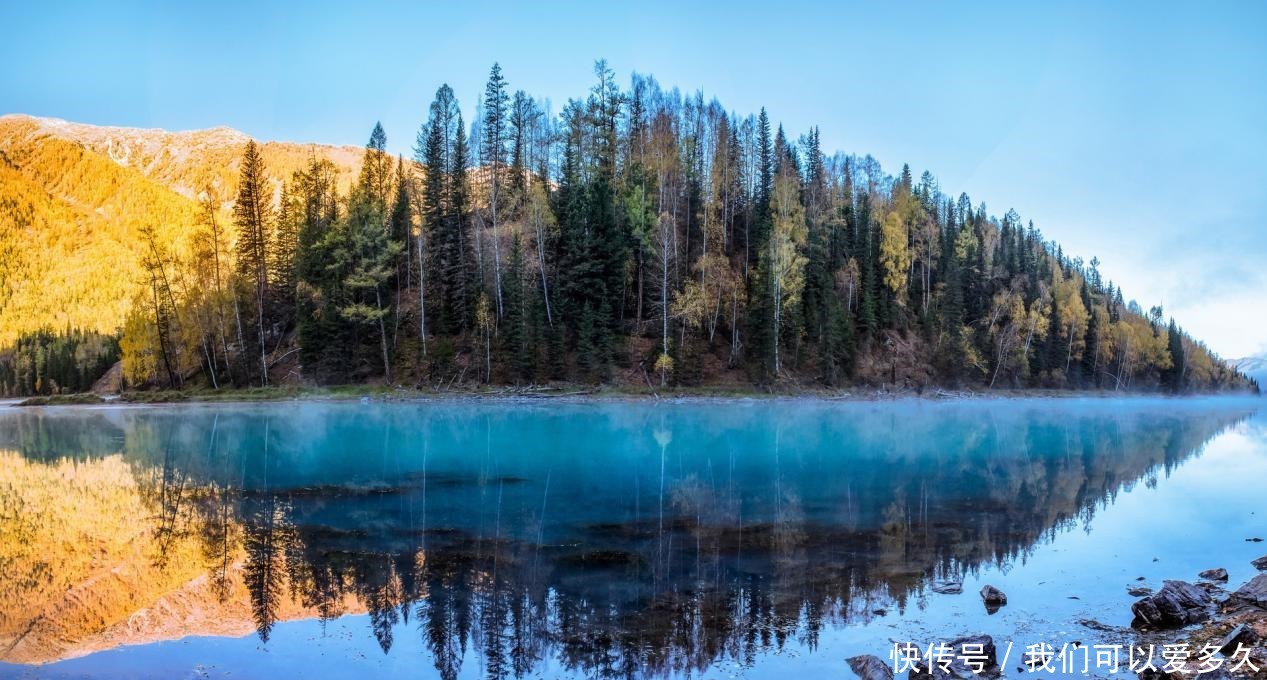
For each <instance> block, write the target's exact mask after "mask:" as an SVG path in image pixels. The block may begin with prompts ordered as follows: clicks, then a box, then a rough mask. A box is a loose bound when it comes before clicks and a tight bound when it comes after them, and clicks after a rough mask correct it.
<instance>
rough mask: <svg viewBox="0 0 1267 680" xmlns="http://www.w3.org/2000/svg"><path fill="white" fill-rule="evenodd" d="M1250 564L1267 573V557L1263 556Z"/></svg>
mask: <svg viewBox="0 0 1267 680" xmlns="http://www.w3.org/2000/svg"><path fill="white" fill-rule="evenodd" d="M1250 564H1252V565H1254V568H1255V569H1257V570H1259V571H1267V555H1263V556H1262V557H1260V558H1258V559H1256V560H1254V561H1253V562H1250Z"/></svg>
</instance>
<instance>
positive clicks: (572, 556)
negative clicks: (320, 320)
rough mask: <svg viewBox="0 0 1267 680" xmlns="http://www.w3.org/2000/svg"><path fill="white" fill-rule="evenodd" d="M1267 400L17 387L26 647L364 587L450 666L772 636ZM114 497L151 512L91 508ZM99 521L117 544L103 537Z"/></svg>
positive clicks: (683, 669)
mask: <svg viewBox="0 0 1267 680" xmlns="http://www.w3.org/2000/svg"><path fill="white" fill-rule="evenodd" d="M1251 412H1252V408H1251V407H1248V406H1246V405H1244V404H1241V405H1236V404H1228V403H1220V402H1158V401H1137V402H1126V403H1122V404H1119V403H1113V402H1106V401H1091V402H1072V401H1071V402H1024V403H1022V404H1019V405H1017V404H1003V403H993V404H991V403H969V404H927V403H915V404H909V403H906V404H904V403H897V404H837V405H833V404H822V403H812V402H774V403H761V404H707V403H702V404H700V403H697V404H685V405H682V404H677V405H669V404H665V405H648V404H624V403H618V404H599V405H582V404H569V405H556V406H552V407H549V408H544V407H535V406H530V405H524V404H501V405H478V406H475V405H465V404H458V403H453V404H424V405H386V406H382V405H378V406H365V405H357V404H335V405H321V406H316V405H305V406H301V407H296V406H293V405H275V406H249V407H248V406H236V407H181V408H149V409H139V408H137V409H133V408H120V409H100V410H85V409H79V410H69V409H67V410H59V409H47V410H23V411H18V412H14V413H4V414H0V449H9V450H11V453H7V454H2V453H0V463H2V466H0V475H3V476H0V509H2V510H3V513H2V514H0V532H3V535H2V536H0V537H2V538H4V539H5V542H4V543H2V544H0V545H4V546H5V547H4V548H2V549H0V550H3V551H4V553H7V554H4V553H0V576H3V577H8V578H7V579H6V580H8V581H10V582H9V584H8V585H6V586H2V587H0V612H2V613H3V618H0V651H3V654H0V658H4V659H6V660H10V661H22V662H30V661H45V660H49V659H53V658H59V657H61V656H64V655H65V654H67V653H78V652H82V651H84V647H83V645H84V644H86V643H85V641H89V640H96V642H95V643H91V644H96V645H97V646H98V647H100V646H108V645H109V644H111V642H110V641H112V640H113V641H114V644H117V643H118V641H119V640H124V641H126V640H127V635H126V633H128V632H129V631H130V632H132V633H136V631H137V630H140V629H147V628H146V626H149V628H148V629H147V630H159V631H162V630H169V631H170V629H165V628H164V627H163V625H162V621H161V620H159V619H162V617H163V616H165V615H166V616H168V617H170V618H173V619H175V618H181V620H182V621H189V620H193V621H195V622H197V621H199V620H202V621H205V622H206V623H205V625H204V626H203V627H202V628H197V627H196V626H195V629H194V630H192V631H191V630H189V629H188V628H182V629H180V630H181V631H183V633H185V634H187V633H189V632H204V633H211V634H217V633H220V634H230V633H232V632H233V630H231V629H215V628H213V627H211V623H210V622H212V621H219V622H221V624H222V625H223V622H224V621H226V620H229V619H231V618H232V617H233V613H234V612H237V611H242V612H244V615H246V616H249V624H250V626H251V627H252V628H253V629H254V630H255V632H256V634H257V635H258V636H259V638H260V639H261V640H262V641H264V642H267V641H268V640H269V636H270V634H271V632H272V630H273V627H274V625H276V624H277V623H278V622H279V621H282V620H286V619H290V618H297V617H317V618H319V619H321V620H322V621H328V620H332V619H334V618H336V617H339V616H341V615H344V614H347V613H361V612H365V613H367V614H368V618H369V622H370V633H371V634H372V635H373V636H374V638H375V639H376V641H377V643H378V645H379V646H380V647H381V648H382V650H383V652H384V653H389V652H390V651H391V648H392V645H393V642H394V639H393V636H395V635H400V634H403V632H402V631H409V633H410V634H417V635H421V636H422V637H423V639H424V640H425V643H426V647H427V649H428V650H429V651H430V654H431V657H432V661H433V662H434V665H435V668H436V669H437V671H438V672H439V675H440V676H441V677H444V678H454V677H457V675H458V673H459V671H460V670H461V669H462V666H463V664H464V662H465V663H472V661H471V658H472V656H473V655H474V656H478V663H479V667H480V668H482V669H483V670H484V672H485V673H486V674H487V675H488V676H489V677H506V676H522V675H525V674H528V673H529V672H531V671H533V670H534V669H537V668H539V667H540V665H541V664H542V663H544V662H546V661H547V660H548V661H550V662H552V663H554V664H557V665H559V666H562V667H564V668H567V669H569V670H572V671H576V672H580V673H583V674H585V675H588V676H605V677H629V676H636V675H644V674H669V673H688V672H694V671H703V670H705V669H707V668H709V667H711V666H712V665H713V664H715V663H717V662H718V661H719V660H721V659H733V660H738V661H740V662H743V663H752V662H754V661H755V660H757V659H758V658H759V657H760V655H762V654H763V653H766V652H768V651H770V650H773V649H778V648H781V647H783V646H784V645H785V644H786V643H787V642H788V641H789V640H795V641H796V642H797V643H798V644H799V645H803V646H806V647H808V648H811V649H812V648H813V647H814V646H815V645H816V643H817V640H818V637H819V635H820V634H821V633H822V632H823V631H824V630H825V629H826V628H827V627H829V626H842V625H846V624H849V623H851V622H855V621H865V620H866V619H868V618H870V617H872V616H874V612H876V611H878V610H882V609H886V608H897V609H899V610H904V609H905V608H907V607H908V606H909V603H910V601H911V600H912V598H916V597H918V596H919V595H920V593H921V592H922V591H923V589H924V588H925V587H926V585H927V584H928V582H929V581H930V580H931V579H942V578H954V577H956V576H959V575H962V574H963V573H964V572H966V571H973V570H976V569H978V568H980V567H982V566H983V565H987V564H1010V563H1013V562H1016V561H1018V560H1020V559H1023V558H1024V556H1025V555H1026V554H1027V552H1028V551H1029V550H1031V549H1032V548H1033V547H1034V546H1035V545H1036V544H1037V543H1039V542H1040V541H1042V540H1043V539H1044V538H1045V537H1049V536H1051V535H1053V534H1054V533H1055V532H1058V531H1060V530H1062V529H1064V528H1067V527H1070V526H1074V525H1077V524H1079V523H1085V522H1086V521H1088V520H1089V519H1090V517H1091V516H1092V515H1093V514H1094V512H1095V511H1096V509H1097V508H1098V507H1101V506H1102V505H1103V504H1105V503H1111V502H1112V501H1113V499H1114V497H1115V495H1116V494H1118V493H1119V492H1120V491H1121V490H1123V489H1124V488H1126V487H1128V486H1129V485H1132V484H1135V483H1137V482H1139V481H1141V480H1142V481H1144V482H1145V483H1155V481H1156V478H1157V476H1158V475H1163V474H1166V473H1167V472H1168V471H1169V470H1170V469H1171V468H1172V467H1173V466H1175V465H1177V464H1179V463H1180V462H1182V461H1183V460H1184V459H1185V458H1187V457H1189V456H1191V455H1193V454H1194V453H1195V452H1197V451H1198V450H1199V449H1200V448H1201V446H1202V444H1203V443H1204V442H1205V441H1207V440H1208V439H1210V438H1211V437H1213V436H1214V435H1215V434H1217V433H1219V432H1220V431H1222V430H1224V429H1225V428H1227V427H1229V426H1231V425H1233V424H1235V423H1237V422H1239V421H1240V420H1243V419H1244V418H1246V417H1247V416H1248V415H1249V414H1250V413H1251ZM124 476H126V477H127V479H124V478H123V477H124ZM33 489H40V490H41V491H38V492H37V491H34V490H33ZM74 508H79V510H75V509H74ZM106 508H112V509H113V511H114V512H119V513H125V515H126V516H121V517H115V518H114V520H115V521H114V522H113V523H110V522H109V521H105V520H103V518H88V519H85V518H78V519H77V516H76V515H75V513H76V512H90V513H97V514H100V513H102V512H107V513H108V511H105V510H103V509H106ZM107 519H108V518H107ZM103 522H104V523H103ZM85 523H87V524H86V526H89V529H83V530H82V531H81V533H80V534H79V535H78V536H67V535H62V534H64V533H65V532H67V531H70V528H71V527H80V529H82V527H81V525H85ZM80 529H76V530H80ZM129 532H132V533H129ZM112 534H117V535H119V536H124V537H128V536H130V537H131V539H128V540H126V541H124V540H120V541H117V542H116V543H127V545H118V544H114V543H111V541H110V540H109V536H110V535H112ZM90 546H91V547H92V549H93V550H96V551H98V552H99V554H98V555H97V556H95V557H93V556H84V555H81V554H80V553H83V552H86V551H87V549H88V548H89V547H90ZM58 551H60V552H58ZM142 562H143V564H140V563H142ZM120 569H122V570H123V571H122V575H121V576H117V578H116V577H109V578H111V579H113V580H112V581H111V582H110V583H108V584H106V585H104V586H103V585H100V581H101V579H103V578H106V577H104V576H102V574H103V573H115V572H119V570H120ZM110 570H113V572H112V571H110ZM129 570H131V571H129ZM130 573H134V575H133V576H132V577H129V576H128V574H130ZM50 574H51V576H52V577H51V579H50V578H47V577H48V576H49V575H50ZM94 579H96V580H94ZM63 583H65V584H66V585H67V586H68V587H70V588H71V592H72V595H73V596H74V597H72V595H66V594H65V592H66V591H61V590H58V588H57V587H54V586H55V585H60V584H63ZM50 584H53V585H50ZM75 588H78V589H79V590H78V591H75V590H74V589H75ZM76 593H78V594H76ZM76 598H77V599H76ZM85 602H86V603H87V604H85ZM154 602H157V603H158V604H157V605H156V604H153V603H154ZM138 610H144V611H145V617H146V620H145V621H142V622H138V621H137V620H136V614H135V612H136V611H138ZM199 617H201V619H200V618H199ZM401 624H411V625H409V626H402V625H401ZM103 631H106V632H108V633H109V635H104V636H103ZM415 631H416V632H415ZM159 635H160V636H161V635H162V633H159Z"/></svg>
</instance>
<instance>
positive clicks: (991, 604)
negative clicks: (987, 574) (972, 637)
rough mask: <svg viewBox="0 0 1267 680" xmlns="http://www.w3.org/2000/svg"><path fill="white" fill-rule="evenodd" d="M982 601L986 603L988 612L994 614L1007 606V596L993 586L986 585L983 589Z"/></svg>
mask: <svg viewBox="0 0 1267 680" xmlns="http://www.w3.org/2000/svg"><path fill="white" fill-rule="evenodd" d="M981 601H982V602H985V609H986V611H988V612H990V613H991V614H993V613H994V612H996V611H998V610H999V607H1002V606H1003V605H1005V604H1007V595H1005V594H1004V593H1003V591H1002V590H999V589H998V588H995V587H994V586H992V585H986V586H984V587H982V588H981Z"/></svg>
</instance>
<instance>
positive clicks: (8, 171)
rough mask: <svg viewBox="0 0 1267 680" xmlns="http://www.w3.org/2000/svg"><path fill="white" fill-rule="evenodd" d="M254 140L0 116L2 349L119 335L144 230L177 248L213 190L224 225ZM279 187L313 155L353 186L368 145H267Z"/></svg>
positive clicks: (223, 131) (229, 132)
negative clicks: (83, 332) (66, 331)
mask: <svg viewBox="0 0 1267 680" xmlns="http://www.w3.org/2000/svg"><path fill="white" fill-rule="evenodd" d="M248 139H249V137H248V136H247V135H245V134H243V133H241V132H239V131H237V130H233V129H230V128H226V127H217V128H212V129H210V130H196V131H191V132H168V131H166V130H158V129H149V130H142V129H136V128H123V127H100V126H95V125H82V124H78V123H70V122H67V121H64V120H58V119H55V118H35V117H31V116H24V115H7V116H0V346H4V345H5V344H7V343H8V342H10V341H12V340H13V339H14V338H15V337H16V336H17V335H18V334H20V333H23V332H26V331H31V330H35V329H38V328H40V327H44V326H47V327H51V328H54V329H63V328H67V327H78V328H84V329H92V330H98V331H102V332H113V331H114V330H115V329H116V328H117V327H118V326H119V325H120V324H121V323H122V321H123V318H124V315H125V314H126V312H127V309H128V308H129V306H130V305H131V301H132V297H133V294H134V292H135V291H136V290H137V289H138V287H139V286H140V281H139V280H138V279H137V271H138V267H137V263H138V262H139V252H140V251H139V246H140V244H139V242H138V238H137V236H138V233H139V230H140V229H141V228H142V227H144V226H153V227H154V228H155V229H156V230H157V232H158V233H159V235H160V238H162V239H163V240H164V241H165V242H166V243H167V245H168V246H170V247H172V248H175V249H176V251H177V252H180V251H181V250H182V249H183V247H184V244H185V241H186V239H187V237H188V235H189V234H190V233H191V232H192V230H193V229H194V226H195V220H196V215H197V201H198V197H199V196H200V195H201V194H202V193H203V192H204V191H208V190H209V191H210V192H211V194H212V195H213V196H214V197H215V198H216V200H217V201H218V203H219V204H220V205H221V208H222V212H223V213H224V217H225V220H224V221H225V222H226V224H227V223H228V219H227V218H228V213H227V208H228V206H230V205H231V203H232V198H233V190H234V187H235V186H236V184H237V174H238V167H239V163H240V157H241V154H242V149H243V147H244V146H245V144H246V142H247V140H248ZM261 153H262V155H263V158H264V163H265V166H266V168H267V171H268V174H269V177H270V179H271V180H272V183H273V186H274V190H275V191H278V192H280V190H281V184H282V181H283V179H287V178H289V177H290V175H291V173H292V172H293V171H294V170H297V169H299V168H300V167H301V166H302V165H303V164H305V163H306V162H307V160H308V158H309V156H310V154H313V153H315V154H317V155H319V156H322V157H325V158H328V159H329V160H331V161H332V162H333V163H334V164H335V166H336V167H337V168H338V170H339V179H340V183H341V184H342V185H343V186H344V187H346V185H347V184H349V183H350V182H351V178H352V177H354V176H355V174H356V172H357V171H358V170H359V167H360V162H361V155H362V151H361V149H359V148H357V147H339V146H329V145H323V144H297V143H291V142H263V143H262V145H261Z"/></svg>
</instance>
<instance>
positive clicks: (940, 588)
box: [932, 581, 963, 595]
mask: <svg viewBox="0 0 1267 680" xmlns="http://www.w3.org/2000/svg"><path fill="white" fill-rule="evenodd" d="M932 590H933V592H934V593H940V594H942V595H958V594H959V593H962V592H963V581H938V582H936V583H934V584H933V588H932Z"/></svg>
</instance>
